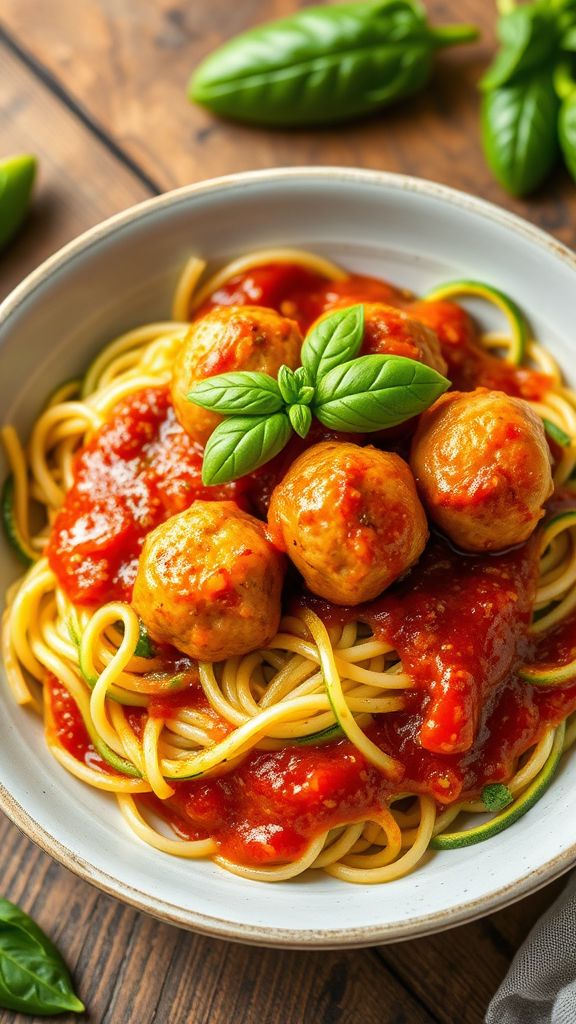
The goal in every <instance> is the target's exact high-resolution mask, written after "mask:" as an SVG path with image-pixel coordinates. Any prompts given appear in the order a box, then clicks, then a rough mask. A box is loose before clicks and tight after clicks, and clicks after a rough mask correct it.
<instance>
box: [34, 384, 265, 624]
mask: <svg viewBox="0 0 576 1024" xmlns="http://www.w3.org/2000/svg"><path fill="white" fill-rule="evenodd" d="M201 473H202V449H201V448H200V447H199V446H198V445H197V444H195V443H194V442H193V441H192V440H191V438H190V437H189V436H188V434H186V432H185V431H184V429H183V428H182V427H181V426H180V424H179V423H178V422H177V420H176V418H175V415H174V410H173V408H172V405H171V403H170V399H169V393H168V389H167V388H166V387H158V388H146V389H145V390H144V391H140V392H137V393H136V394H134V395H131V396H130V397H129V398H126V399H124V400H123V401H121V402H119V403H118V405H117V406H116V407H115V408H114V410H113V412H112V413H111V415H110V418H109V419H108V420H107V422H106V423H105V424H104V425H103V426H102V427H100V429H99V430H97V431H96V433H95V434H94V436H93V437H92V439H91V440H90V441H89V442H88V444H87V445H85V447H84V448H82V450H81V451H80V452H79V453H78V455H77V457H76V462H75V466H74V483H73V485H72V487H71V488H70V490H69V491H68V493H67V494H66V498H65V501H64V504H63V506H62V508H61V509H60V511H59V512H58V515H57V516H56V519H55V521H54V524H53V527H52V531H51V534H50V541H49V544H48V548H47V554H48V559H49V562H50V566H51V567H52V569H53V570H54V572H55V573H56V576H57V577H58V580H59V582H60V584H61V585H62V587H63V588H64V590H65V591H66V593H67V594H68V596H69V597H70V598H71V599H72V600H73V601H75V602H76V603H77V604H103V603H104V602H106V601H111V600H129V599H130V597H131V594H132V586H133V583H134V577H135V574H136V567H137V562H138V556H139V554H140V550H141V548H142V544H143V542H144V538H145V537H146V534H147V533H149V532H150V530H152V529H154V527H155V526H158V525H159V524H160V523H162V522H164V521H165V520H166V519H168V518H169V517H170V516H173V515H175V514H176V513H177V512H182V511H183V510H184V509H186V508H188V507H189V505H191V504H192V502H193V501H194V500H195V499H196V498H201V499H203V500H204V501H206V500H214V501H217V500H230V499H235V500H236V501H238V502H239V503H240V504H242V505H244V500H243V493H244V490H245V484H244V483H243V481H241V480H240V481H238V482H237V483H231V484H226V485H224V486H222V487H204V486H203V485H202V480H201Z"/></svg>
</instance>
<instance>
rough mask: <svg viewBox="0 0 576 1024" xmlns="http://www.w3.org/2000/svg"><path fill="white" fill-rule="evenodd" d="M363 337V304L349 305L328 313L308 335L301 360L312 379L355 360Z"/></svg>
mask: <svg viewBox="0 0 576 1024" xmlns="http://www.w3.org/2000/svg"><path fill="white" fill-rule="evenodd" d="M363 337H364V306H361V305H357V306H348V307H347V308H346V309H337V310H336V311H335V312H334V313H330V314H329V315H328V316H325V317H324V318H323V319H322V320H320V321H319V322H318V323H317V324H315V325H314V327H313V328H312V330H311V331H309V333H308V334H307V335H306V340H305V341H304V344H303V346H302V356H301V358H302V363H303V365H304V367H305V369H306V370H308V372H309V374H310V375H311V377H312V378H313V379H318V378H320V377H323V376H324V374H326V373H328V372H329V371H330V370H332V369H334V367H335V366H338V365H339V364H340V363H345V362H347V361H348V360H349V359H354V357H355V356H357V355H358V352H359V351H360V346H361V345H362V338H363Z"/></svg>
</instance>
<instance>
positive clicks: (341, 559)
mask: <svg viewBox="0 0 576 1024" xmlns="http://www.w3.org/2000/svg"><path fill="white" fill-rule="evenodd" d="M268 523H269V526H270V532H271V536H272V539H273V540H274V542H275V543H276V544H277V546H278V547H279V548H282V549H283V550H285V551H287V553H288V555H289V556H290V558H291V559H292V561H293V562H294V564H295V565H296V567H297V568H298V569H299V570H300V572H301V573H302V575H303V577H304V580H305V581H306V584H307V586H308V587H309V589H310V590H311V591H313V593H315V594H318V595H319V596H320V597H325V598H327V599H328V600H330V601H332V602H334V604H341V605H342V604H350V605H355V604H360V603H361V602H362V601H369V600H371V599H372V598H374V597H376V596H377V595H378V594H380V593H381V592H382V591H383V590H384V589H385V588H386V587H387V586H389V584H390V583H392V582H393V581H394V580H395V579H397V577H398V576H400V575H401V573H403V572H405V571H406V569H408V568H409V567H410V566H411V565H412V564H413V563H414V562H415V561H416V559H417V558H419V556H420V555H421V553H422V551H423V550H424V546H425V544H426V540H427V537H428V528H427V523H426V516H425V514H424V510H423V508H422V506H421V504H420V502H419V500H418V495H417V493H416V488H415V486H414V480H413V479H412V474H411V472H410V469H409V468H408V466H407V465H406V463H405V462H403V460H402V459H401V458H400V457H399V456H398V455H393V454H392V453H391V452H382V451H379V450H378V449H377V448H372V447H368V448H360V447H358V445H355V444H349V443H346V442H339V441H324V442H322V443H321V444H317V445H315V446H314V447H313V448H309V449H308V451H305V452H303V454H302V455H300V456H299V458H297V459H296V461H295V462H294V463H293V464H292V466H291V467H290V469H289V470H288V473H287V474H286V476H285V477H284V479H283V480H282V481H281V483H279V484H278V486H277V487H276V488H275V490H274V491H273V493H272V500H271V502H270V510H269V514H268Z"/></svg>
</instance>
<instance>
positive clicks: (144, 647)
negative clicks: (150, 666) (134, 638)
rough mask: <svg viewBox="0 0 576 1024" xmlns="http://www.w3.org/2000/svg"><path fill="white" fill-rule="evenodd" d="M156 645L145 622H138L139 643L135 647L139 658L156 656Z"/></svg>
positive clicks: (135, 652)
mask: <svg viewBox="0 0 576 1024" xmlns="http://www.w3.org/2000/svg"><path fill="white" fill-rule="evenodd" d="M157 653H158V652H157V650H156V645H155V643H154V641H153V640H152V637H151V636H150V634H149V632H148V630H147V629H146V626H145V625H144V623H143V622H139V623H138V643H137V644H136V647H135V649H134V654H135V655H136V657H137V658H155V657H156V655H157Z"/></svg>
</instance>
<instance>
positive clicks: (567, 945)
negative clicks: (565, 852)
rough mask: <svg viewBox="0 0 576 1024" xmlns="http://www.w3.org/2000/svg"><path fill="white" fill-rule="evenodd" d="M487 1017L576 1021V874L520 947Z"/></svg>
mask: <svg viewBox="0 0 576 1024" xmlns="http://www.w3.org/2000/svg"><path fill="white" fill-rule="evenodd" d="M485 1019H486V1024H576V874H573V875H572V877H571V879H570V881H569V883H568V885H567V886H566V888H565V889H564V891H563V892H562V893H561V894H560V896H559V897H558V899H557V900H556V902H555V903H553V904H552V906H551V907H550V909H549V910H547V911H546V913H545V914H544V915H543V916H542V917H541V918H540V920H539V921H538V922H537V924H535V926H534V928H533V929H532V931H531V932H530V934H529V935H528V938H527V939H526V941H525V942H524V944H523V945H522V946H521V947H520V949H519V950H518V952H517V954H516V956H515V957H514V960H513V961H512V964H511V967H510V970H509V971H508V974H507V975H506V977H505V978H504V981H503V982H502V984H501V986H500V988H499V989H498V991H497V993H496V995H495V996H494V998H493V999H492V1002H491V1003H490V1005H489V1007H488V1011H487V1013H486V1018H485Z"/></svg>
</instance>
